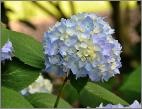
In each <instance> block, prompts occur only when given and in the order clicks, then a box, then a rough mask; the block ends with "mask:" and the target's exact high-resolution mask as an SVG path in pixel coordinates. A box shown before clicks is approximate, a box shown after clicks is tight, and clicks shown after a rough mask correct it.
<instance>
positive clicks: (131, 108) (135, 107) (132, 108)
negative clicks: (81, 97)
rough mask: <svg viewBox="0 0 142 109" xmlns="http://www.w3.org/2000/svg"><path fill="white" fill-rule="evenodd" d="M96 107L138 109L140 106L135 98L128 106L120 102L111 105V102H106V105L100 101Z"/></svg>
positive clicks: (104, 108)
mask: <svg viewBox="0 0 142 109" xmlns="http://www.w3.org/2000/svg"><path fill="white" fill-rule="evenodd" d="M97 108H103V109H114V108H116V109H118V108H123V109H124V108H127V109H140V108H141V104H140V103H139V102H138V101H137V100H135V101H134V102H133V103H132V104H131V105H129V106H123V105H121V104H117V105H112V104H107V105H106V106H103V104H102V103H101V104H100V106H99V107H97Z"/></svg>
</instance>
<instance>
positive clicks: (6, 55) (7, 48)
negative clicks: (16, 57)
mask: <svg viewBox="0 0 142 109" xmlns="http://www.w3.org/2000/svg"><path fill="white" fill-rule="evenodd" d="M12 51H13V47H12V43H11V42H10V41H9V40H8V41H7V42H6V43H5V45H4V46H3V47H2V48H1V61H4V60H11V57H12Z"/></svg>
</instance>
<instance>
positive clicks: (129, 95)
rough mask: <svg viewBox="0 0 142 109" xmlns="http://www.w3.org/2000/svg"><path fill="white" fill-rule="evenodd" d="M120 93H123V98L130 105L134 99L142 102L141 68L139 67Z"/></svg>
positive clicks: (121, 88) (125, 82)
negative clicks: (141, 98) (141, 96)
mask: <svg viewBox="0 0 142 109" xmlns="http://www.w3.org/2000/svg"><path fill="white" fill-rule="evenodd" d="M119 91H120V92H121V93H122V98H124V99H126V100H127V101H129V102H130V103H131V102H133V100H134V99H137V100H140V94H141V67H140V66H139V67H138V68H137V69H136V70H135V71H134V72H132V73H131V74H130V75H129V76H128V78H127V80H126V81H124V83H123V85H122V86H121V87H120V89H119Z"/></svg>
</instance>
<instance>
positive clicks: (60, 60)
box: [43, 13, 121, 81]
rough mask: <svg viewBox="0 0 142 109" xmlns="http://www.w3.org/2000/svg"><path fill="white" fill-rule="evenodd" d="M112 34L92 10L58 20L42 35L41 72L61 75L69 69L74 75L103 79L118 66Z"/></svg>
mask: <svg viewBox="0 0 142 109" xmlns="http://www.w3.org/2000/svg"><path fill="white" fill-rule="evenodd" d="M113 33H114V30H113V29H111V27H110V26H109V24H108V23H107V22H105V21H104V18H102V17H98V16H97V15H95V14H93V13H81V14H78V15H73V16H72V17H71V18H70V19H61V22H57V23H56V24H55V26H54V27H52V28H49V31H48V32H45V34H44V39H43V48H44V54H45V66H46V68H45V71H47V72H55V73H57V74H58V75H64V74H65V72H67V71H69V70H71V71H72V73H73V74H74V75H76V78H79V77H84V76H89V78H90V79H91V80H92V81H100V80H101V81H103V80H105V81H107V80H108V79H109V78H110V77H112V76H114V75H115V74H119V70H118V69H119V68H120V67H121V62H120V53H121V45H120V44H119V43H118V41H117V40H115V39H114V38H113V37H112V36H111V35H112V34H113Z"/></svg>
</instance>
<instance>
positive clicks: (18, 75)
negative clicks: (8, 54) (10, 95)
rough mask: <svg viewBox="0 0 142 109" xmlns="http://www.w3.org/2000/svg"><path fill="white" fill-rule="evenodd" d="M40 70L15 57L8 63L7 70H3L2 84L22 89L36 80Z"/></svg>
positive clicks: (18, 89)
mask: <svg viewBox="0 0 142 109" xmlns="http://www.w3.org/2000/svg"><path fill="white" fill-rule="evenodd" d="M39 72H40V70H38V69H35V68H32V67H30V66H28V65H25V64H23V63H21V62H19V61H18V60H15V59H13V61H11V62H9V63H8V64H7V68H6V71H5V72H2V85H3V86H6V87H10V88H12V89H14V90H17V91H20V90H22V89H23V88H25V87H27V86H28V85H30V84H31V83H32V82H34V81H35V80H36V79H37V77H38V76H39Z"/></svg>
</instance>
